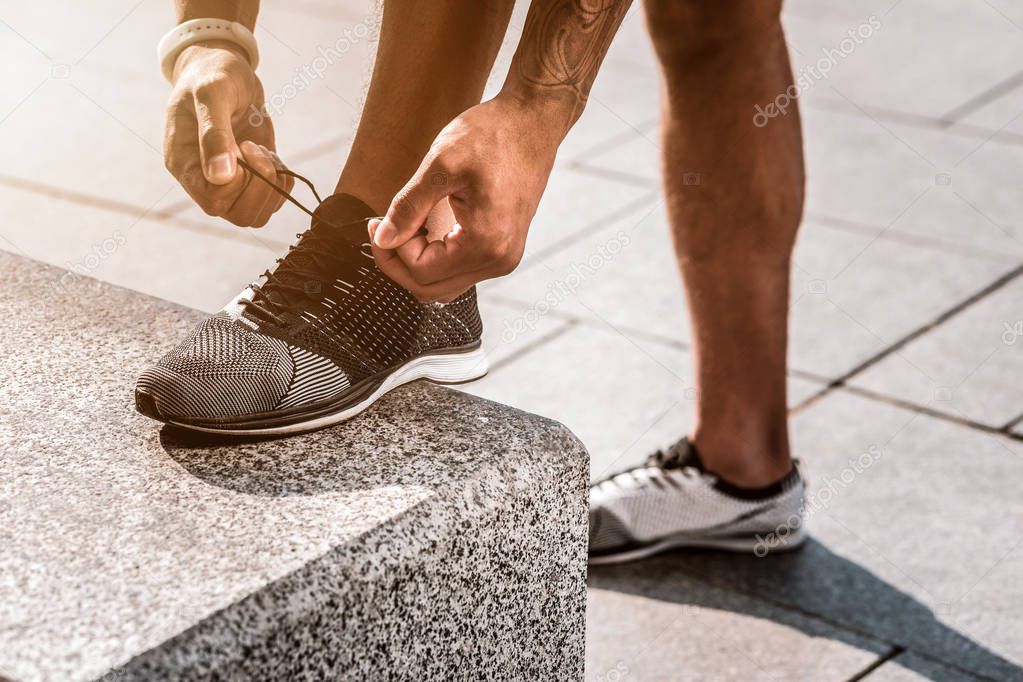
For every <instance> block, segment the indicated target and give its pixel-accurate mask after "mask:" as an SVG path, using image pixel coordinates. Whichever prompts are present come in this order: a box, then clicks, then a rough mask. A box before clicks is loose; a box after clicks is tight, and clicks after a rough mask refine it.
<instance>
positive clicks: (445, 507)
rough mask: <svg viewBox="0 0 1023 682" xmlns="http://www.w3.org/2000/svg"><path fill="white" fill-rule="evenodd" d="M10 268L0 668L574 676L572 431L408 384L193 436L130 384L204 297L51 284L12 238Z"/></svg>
mask: <svg viewBox="0 0 1023 682" xmlns="http://www.w3.org/2000/svg"><path fill="white" fill-rule="evenodd" d="M0 273H2V275H0V278H2V280H3V281H2V285H3V286H0V308H2V309H3V310H4V311H5V312H7V313H8V317H9V318H10V319H9V321H8V324H6V325H5V326H4V330H3V337H4V338H3V346H4V348H17V349H19V352H17V353H12V354H10V355H9V357H8V358H7V362H5V364H4V366H3V370H2V374H3V381H2V382H0V425H2V426H0V433H2V434H3V438H4V443H5V456H4V458H3V461H2V463H0V469H2V470H3V475H2V476H0V511H2V514H3V518H4V523H3V524H2V529H0V542H2V544H3V546H4V548H5V551H4V552H3V554H2V555H0V677H3V678H4V679H8V678H10V679H18V680H79V679H94V678H98V677H101V676H104V675H110V676H111V677H108V678H107V679H113V678H114V677H116V679H119V680H122V679H123V680H136V679H139V680H141V679H307V678H310V679H311V678H316V679H321V678H324V679H325V678H330V679H367V678H369V679H377V678H382V677H389V676H396V675H401V676H406V675H408V676H415V677H424V678H437V677H441V676H448V675H450V674H451V673H452V671H454V670H458V671H476V672H478V671H484V670H486V671H491V672H492V673H493V674H495V675H498V676H500V677H507V678H518V677H538V678H541V679H569V678H578V676H580V675H581V674H582V670H583V625H584V622H583V621H584V608H585V601H584V600H585V551H586V549H585V548H586V520H585V519H586V511H585V510H586V506H585V505H586V502H585V500H586V497H585V485H586V474H585V472H586V468H587V464H586V455H585V451H584V450H583V449H582V447H581V446H580V445H579V444H578V441H577V440H576V439H575V438H574V437H573V436H572V435H571V434H570V432H568V430H567V429H565V428H564V427H563V426H560V425H558V424H556V423H554V422H551V421H549V420H547V419H543V418H540V417H536V416H532V415H528V414H525V413H522V412H519V411H517V410H512V409H509V408H506V407H503V406H499V405H496V404H493V403H489V402H486V401H482V400H479V399H477V398H474V397H471V396H468V395H465V394H463V393H459V392H456V391H451V390H448V389H442V388H439V387H434V386H430V385H428V384H424V383H415V384H410V385H408V386H406V387H404V388H402V389H399V390H396V391H394V392H392V393H390V394H388V396H387V397H385V398H384V399H382V400H381V401H380V402H379V403H378V405H377V406H375V407H374V409H372V410H370V411H369V412H367V413H366V414H364V415H362V416H360V417H358V418H356V419H353V420H351V421H349V422H346V423H345V424H343V425H340V426H337V427H334V428H331V429H326V430H321V431H318V432H315V433H313V434H308V435H304V436H299V437H295V438H289V439H280V440H264V441H246V442H230V441H225V440H206V439H197V438H196V437H194V436H188V435H187V434H185V433H183V432H181V431H177V430H174V429H171V428H166V427H164V428H161V427H160V425H159V424H157V423H155V422H153V421H151V420H148V419H145V418H144V417H142V416H140V415H138V414H137V413H135V411H134V409H133V400H132V391H131V387H132V385H133V383H134V378H135V377H136V375H137V374H138V372H139V371H140V370H141V369H142V368H143V367H144V366H145V365H146V364H147V363H148V362H150V361H152V359H153V358H154V357H156V356H157V355H159V354H160V353H162V352H164V351H166V350H167V349H168V348H170V347H171V346H173V345H174V344H176V343H177V342H178V340H179V339H180V338H181V337H182V336H183V335H184V334H185V333H186V331H187V329H188V328H190V327H191V326H192V325H193V324H194V323H195V322H196V321H197V320H198V319H199V318H200V317H201V314H200V313H198V312H196V311H191V310H188V309H185V308H181V307H178V306H175V305H172V304H170V303H167V302H163V301H159V300H156V299H152V298H148V297H145V296H142V295H140V294H138V293H135V292H130V291H127V290H124V289H119V288H116V287H111V286H109V285H106V284H102V283H100V282H98V281H96V280H92V279H87V278H81V279H78V280H75V281H74V282H73V283H72V284H70V285H68V287H69V291H68V295H67V296H65V297H58V296H54V295H52V293H51V292H52V291H53V289H54V287H55V286H57V285H58V283H59V282H60V280H61V277H62V274H61V272H60V271H59V270H57V269H55V268H50V267H48V266H44V265H41V264H38V263H34V262H31V261H27V260H25V259H22V258H20V257H16V256H13V255H10V254H7V253H0ZM41 337H45V341H44V342H40V338H41ZM488 443H489V445H488Z"/></svg>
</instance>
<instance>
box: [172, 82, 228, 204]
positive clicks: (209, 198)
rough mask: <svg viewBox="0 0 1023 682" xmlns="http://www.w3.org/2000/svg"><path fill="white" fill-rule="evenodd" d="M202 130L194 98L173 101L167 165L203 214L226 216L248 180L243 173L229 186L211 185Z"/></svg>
mask: <svg viewBox="0 0 1023 682" xmlns="http://www.w3.org/2000/svg"><path fill="white" fill-rule="evenodd" d="M198 130H199V128H198V123H197V121H196V117H195V111H194V109H193V99H192V97H191V96H189V97H188V98H187V99H180V100H177V101H175V102H172V103H171V105H170V107H169V108H168V111H167V118H166V123H165V126H164V144H163V148H164V165H165V166H166V167H167V170H169V171H170V173H171V174H172V175H173V176H174V177H175V178H177V180H178V182H180V183H181V186H182V187H183V188H184V189H185V191H186V192H188V195H189V196H191V197H192V199H193V200H195V203H196V204H198V205H199V207H200V208H202V209H203V211H205V212H206V213H207V214H209V215H212V216H223V215H224V214H225V213H226V212H227V210H228V209H229V208H230V207H231V205H232V204H234V202H235V200H236V199H237V198H238V194H239V193H240V192H241V191H242V188H243V187H244V186H245V180H246V178H245V176H244V175H243V174H241V173H239V174H237V175H236V177H235V179H234V180H232V181H231V182H229V183H228V184H226V185H212V184H210V183H209V182H207V180H206V177H205V175H204V174H203V170H202V161H201V159H200V154H199V133H198Z"/></svg>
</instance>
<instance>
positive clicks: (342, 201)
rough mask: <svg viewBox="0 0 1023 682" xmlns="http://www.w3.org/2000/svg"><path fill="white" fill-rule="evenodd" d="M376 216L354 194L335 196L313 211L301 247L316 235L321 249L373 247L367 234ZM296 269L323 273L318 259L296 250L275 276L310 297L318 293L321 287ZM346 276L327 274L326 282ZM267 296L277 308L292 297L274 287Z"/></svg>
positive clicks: (268, 291)
mask: <svg viewBox="0 0 1023 682" xmlns="http://www.w3.org/2000/svg"><path fill="white" fill-rule="evenodd" d="M376 215H377V214H376V213H374V212H373V209H371V208H370V207H369V206H367V205H366V204H365V203H364V202H363V201H361V200H360V199H357V198H356V197H353V196H352V195H350V194H332V195H331V196H329V197H327V198H326V199H325V200H324V201H323V202H322V203H321V204H320V205H319V206H317V207H316V210H315V211H313V218H312V221H311V225H310V226H309V230H308V231H307V232H306V233H305V234H303V235H302V237H301V238H300V240H299V244H301V243H302V241H304V240H306V239H309V237H310V235H316V238H317V239H318V240H320V241H319V244H320V246H323V245H324V244H323V242H326V244H327V245H330V244H334V245H336V246H337V247H338V249H339V251H340V250H341V249H345V248H351V246H350V245H351V244H355V245H358V246H361V245H363V244H367V243H369V233H368V232H367V231H366V222H367V221H368V220H369V219H370V218H372V217H374V216H376ZM295 268H298V269H300V270H303V271H316V270H320V269H322V265H321V263H320V262H319V261H318V260H317V257H316V256H314V255H312V254H311V253H308V252H307V251H303V250H302V249H301V248H299V249H296V250H293V251H291V252H290V253H289V254H288V255H287V256H286V257H285V259H284V260H283V261H282V262H281V264H280V265H279V266H278V267H277V270H276V272H275V276H276V278H277V280H278V281H280V282H282V283H287V284H292V285H295V286H299V287H303V288H305V289H306V291H307V292H308V293H318V289H319V286H320V283H319V282H306V281H304V277H303V276H300V275H298V274H297V273H295V272H294V271H293V270H294V269H295ZM345 274H346V273H343V272H324V273H323V279H330V278H332V277H337V276H339V275H340V276H344V275H345ZM266 294H267V295H268V296H269V298H270V300H271V301H273V302H274V303H277V304H282V303H285V302H286V298H285V297H286V296H288V295H289V294H285V293H283V292H280V291H275V290H274V287H273V286H270V287H268V290H267V292H266Z"/></svg>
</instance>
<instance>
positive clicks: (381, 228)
mask: <svg viewBox="0 0 1023 682" xmlns="http://www.w3.org/2000/svg"><path fill="white" fill-rule="evenodd" d="M397 236H398V231H397V230H395V229H394V226H393V225H391V224H390V223H380V224H379V225H377V229H376V232H375V233H374V234H373V241H374V242H376V245H377V246H379V247H380V248H382V249H386V248H388V247H389V246H390V245H391V242H393V241H394V238H395V237H397Z"/></svg>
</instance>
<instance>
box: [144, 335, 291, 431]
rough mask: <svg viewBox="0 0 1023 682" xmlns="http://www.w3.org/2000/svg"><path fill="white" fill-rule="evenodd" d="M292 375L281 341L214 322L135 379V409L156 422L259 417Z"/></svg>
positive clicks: (288, 382) (287, 356)
mask: <svg viewBox="0 0 1023 682" xmlns="http://www.w3.org/2000/svg"><path fill="white" fill-rule="evenodd" d="M293 373H294V366H293V362H292V360H291V356H290V355H289V354H288V352H287V348H286V346H285V345H284V344H283V343H282V342H278V341H276V340H275V339H270V338H269V337H265V336H261V335H258V334H255V333H252V332H248V331H245V330H242V329H239V328H238V325H235V324H234V323H233V322H231V321H230V320H224V319H223V318H216V317H214V318H210V319H207V320H205V321H204V322H203V323H202V324H200V325H199V327H197V328H196V329H195V330H194V331H193V333H192V335H191V336H190V337H189V338H187V339H186V340H185V341H184V342H182V343H181V344H180V345H179V346H178V347H177V348H175V349H174V350H172V351H171V352H170V353H168V354H167V355H166V356H164V358H163V359H161V360H160V362H159V363H157V364H156V365H155V366H153V367H150V368H149V369H147V370H145V371H144V372H143V373H142V374H141V375H140V376H139V378H138V382H137V383H136V385H135V405H136V408H137V409H138V411H139V412H141V413H142V414H145V415H147V416H149V417H153V418H155V419H160V420H162V421H168V420H188V419H218V418H230V417H239V416H244V415H250V414H259V413H262V412H268V411H270V410H272V409H274V407H275V406H276V405H277V403H278V402H279V401H280V399H281V397H282V396H283V395H284V394H285V393H286V392H287V390H288V385H289V384H290V382H291V379H292V376H293Z"/></svg>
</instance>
